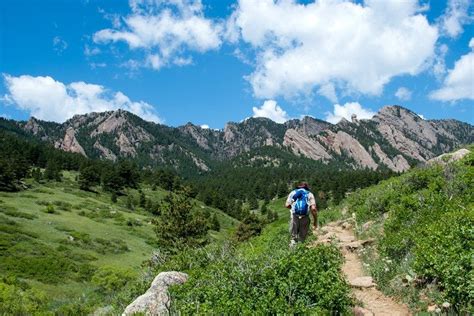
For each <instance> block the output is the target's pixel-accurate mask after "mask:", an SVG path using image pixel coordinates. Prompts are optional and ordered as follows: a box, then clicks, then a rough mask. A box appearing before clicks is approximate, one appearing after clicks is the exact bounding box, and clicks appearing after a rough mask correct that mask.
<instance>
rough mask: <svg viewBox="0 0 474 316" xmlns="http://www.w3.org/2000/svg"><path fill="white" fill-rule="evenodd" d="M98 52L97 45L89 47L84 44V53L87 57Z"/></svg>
mask: <svg viewBox="0 0 474 316" xmlns="http://www.w3.org/2000/svg"><path fill="white" fill-rule="evenodd" d="M97 54H100V49H99V48H98V47H90V46H89V45H87V44H86V45H85V46H84V55H86V56H87V57H90V56H94V55H97Z"/></svg>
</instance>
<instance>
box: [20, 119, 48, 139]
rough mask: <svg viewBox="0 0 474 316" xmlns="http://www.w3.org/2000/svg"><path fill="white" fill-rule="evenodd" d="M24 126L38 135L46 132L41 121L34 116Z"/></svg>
mask: <svg viewBox="0 0 474 316" xmlns="http://www.w3.org/2000/svg"><path fill="white" fill-rule="evenodd" d="M23 128H24V129H25V130H26V131H28V132H30V133H31V134H33V135H38V134H40V133H41V132H44V128H43V127H42V126H41V124H40V121H38V120H37V119H36V118H34V117H31V118H30V119H29V120H28V122H26V124H25V125H24V126H23Z"/></svg>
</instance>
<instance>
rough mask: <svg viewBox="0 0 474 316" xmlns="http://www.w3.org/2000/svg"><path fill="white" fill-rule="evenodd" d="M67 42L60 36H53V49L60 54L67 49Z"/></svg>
mask: <svg viewBox="0 0 474 316" xmlns="http://www.w3.org/2000/svg"><path fill="white" fill-rule="evenodd" d="M67 46H68V45H67V42H66V41H65V40H63V39H62V38H61V37H59V36H55V37H54V38H53V49H54V51H55V52H56V53H57V54H58V55H61V54H62V53H63V52H64V51H65V50H66V49H67Z"/></svg>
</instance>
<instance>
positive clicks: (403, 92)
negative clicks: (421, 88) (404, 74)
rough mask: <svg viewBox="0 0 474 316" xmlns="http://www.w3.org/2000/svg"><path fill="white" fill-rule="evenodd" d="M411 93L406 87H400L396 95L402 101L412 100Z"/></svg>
mask: <svg viewBox="0 0 474 316" xmlns="http://www.w3.org/2000/svg"><path fill="white" fill-rule="evenodd" d="M411 94H412V92H411V90H410V89H408V88H405V87H400V88H398V90H397V92H395V96H396V97H397V98H398V99H400V100H402V101H408V100H410V99H411Z"/></svg>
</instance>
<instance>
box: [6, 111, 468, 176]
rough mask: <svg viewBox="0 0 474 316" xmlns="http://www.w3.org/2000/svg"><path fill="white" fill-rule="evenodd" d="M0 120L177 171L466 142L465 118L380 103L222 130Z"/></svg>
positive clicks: (363, 161) (401, 164)
mask: <svg viewBox="0 0 474 316" xmlns="http://www.w3.org/2000/svg"><path fill="white" fill-rule="evenodd" d="M1 125H2V126H3V128H7V126H8V128H10V129H16V131H17V132H18V133H23V132H24V131H26V132H27V133H29V134H30V135H33V136H35V137H37V138H39V139H42V140H45V141H48V142H49V143H51V144H53V145H54V146H55V147H56V148H61V149H63V150H66V151H70V152H76V153H80V154H82V155H85V156H87V157H91V158H98V157H100V158H104V159H109V160H112V161H115V160H117V159H119V158H131V159H133V160H134V161H136V162H138V163H139V164H140V165H141V166H151V167H162V168H163V167H170V168H173V169H175V170H176V171H178V173H179V174H181V175H184V176H189V175H193V174H203V173H206V172H208V171H210V170H213V169H215V168H216V166H218V165H219V164H220V163H221V162H223V161H224V162H225V161H227V160H228V159H231V158H235V157H239V156H241V155H242V154H245V153H248V152H251V151H252V150H255V149H260V148H263V147H272V148H274V149H276V150H277V151H280V152H289V153H292V154H293V156H294V157H297V156H301V157H305V158H309V159H311V160H315V161H319V162H321V163H324V164H339V165H342V166H345V167H346V168H356V169H361V168H368V169H372V170H375V169H389V170H392V171H396V172H401V171H405V170H407V169H408V168H409V167H410V166H412V165H416V164H417V163H420V162H425V161H426V160H429V159H430V158H433V157H435V156H437V155H440V154H442V153H445V152H449V151H451V150H453V149H455V148H456V147H458V146H459V145H461V144H469V143H472V142H473V141H474V128H473V126H472V125H470V124H467V123H463V122H460V121H456V120H424V119H422V118H421V117H419V116H418V115H417V114H416V113H414V112H412V111H410V110H408V109H406V108H403V107H401V106H386V107H384V108H382V109H381V110H380V111H379V112H378V113H377V114H376V115H375V116H374V117H373V118H372V119H370V120H358V119H357V118H356V117H354V118H353V121H352V122H349V121H347V120H344V119H343V120H342V121H341V122H339V123H338V124H335V125H333V124H330V123H327V122H324V121H321V120H318V119H314V118H311V117H305V118H302V119H294V120H290V121H288V122H286V123H284V124H278V123H275V122H273V121H271V120H269V119H266V118H249V119H246V120H244V121H242V122H240V123H234V122H230V123H228V124H226V126H225V128H224V129H223V130H212V129H203V128H201V127H199V126H196V125H193V124H192V123H188V124H186V125H184V126H181V127H178V128H173V127H168V126H165V125H160V124H154V123H151V122H147V121H144V120H142V119H141V118H139V117H137V116H135V115H133V114H131V113H129V112H127V111H124V110H117V111H114V112H102V113H89V114H85V115H76V116H74V117H73V118H71V119H69V120H68V121H66V122H64V123H63V124H57V123H52V122H44V121H40V120H37V119H35V118H31V119H30V120H29V121H28V122H6V121H4V122H2V124H1ZM242 157H244V156H242ZM267 158H268V159H272V158H273V156H268V157H267Z"/></svg>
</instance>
